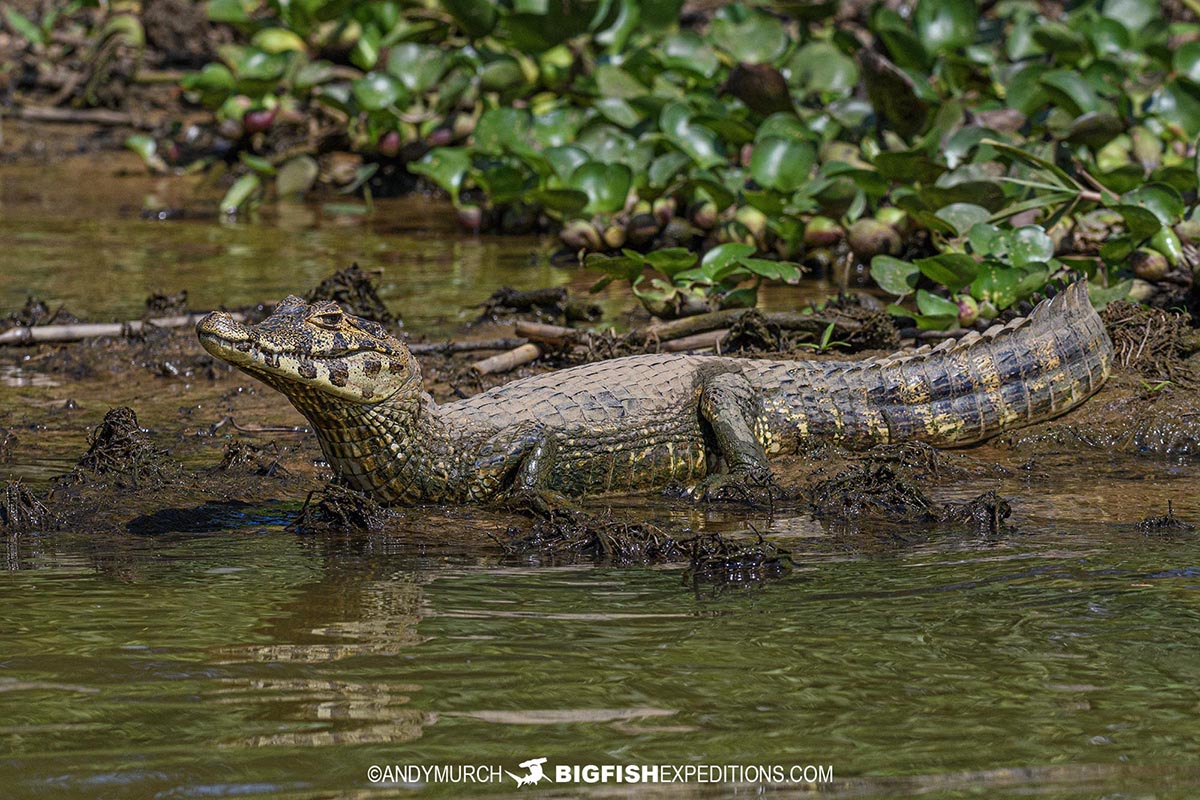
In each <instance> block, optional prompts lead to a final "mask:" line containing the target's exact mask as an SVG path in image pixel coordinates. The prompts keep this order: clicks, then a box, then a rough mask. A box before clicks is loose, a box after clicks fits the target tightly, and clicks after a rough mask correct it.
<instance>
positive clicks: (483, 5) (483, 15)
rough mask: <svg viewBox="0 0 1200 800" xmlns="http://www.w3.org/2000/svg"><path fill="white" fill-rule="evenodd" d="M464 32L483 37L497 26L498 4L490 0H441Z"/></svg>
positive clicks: (472, 36) (471, 35)
mask: <svg viewBox="0 0 1200 800" xmlns="http://www.w3.org/2000/svg"><path fill="white" fill-rule="evenodd" d="M439 3H440V5H441V6H442V8H444V9H446V10H447V11H448V12H450V15H451V16H453V17H454V21H455V22H457V23H458V26H459V27H460V28H462V31H463V33H465V34H466V35H467V36H468V37H470V38H472V39H481V38H483V37H484V36H487V35H488V34H489V33H491V32H492V29H493V28H495V27H496V6H495V4H493V3H492V2H490V0H439Z"/></svg>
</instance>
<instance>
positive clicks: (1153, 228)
mask: <svg viewBox="0 0 1200 800" xmlns="http://www.w3.org/2000/svg"><path fill="white" fill-rule="evenodd" d="M1109 208H1110V209H1111V210H1113V211H1116V212H1117V213H1118V214H1120V215H1121V218H1122V219H1123V220H1125V229H1126V230H1128V231H1129V235H1130V236H1132V237H1133V238H1134V239H1135V240H1137V241H1141V240H1143V239H1149V238H1150V237H1151V236H1153V235H1154V234H1156V233H1158V230H1159V228H1161V227H1162V222H1160V221H1159V219H1158V215H1157V214H1155V213H1154V212H1153V211H1151V210H1150V209H1148V208H1143V207H1142V206H1134V205H1127V204H1124V203H1122V204H1119V205H1114V206H1109Z"/></svg>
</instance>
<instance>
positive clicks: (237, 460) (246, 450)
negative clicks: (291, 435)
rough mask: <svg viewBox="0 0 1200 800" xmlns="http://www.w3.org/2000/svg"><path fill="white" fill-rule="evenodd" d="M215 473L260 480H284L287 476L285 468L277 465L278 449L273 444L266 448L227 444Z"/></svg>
mask: <svg viewBox="0 0 1200 800" xmlns="http://www.w3.org/2000/svg"><path fill="white" fill-rule="evenodd" d="M268 450H270V451H272V452H268ZM272 453H274V455H272ZM217 471H218V472H225V473H235V474H243V475H257V476H259V477H262V478H285V477H287V476H288V474H289V473H288V470H287V468H286V467H284V466H283V465H282V464H280V463H279V455H278V448H277V447H276V446H275V443H274V442H272V443H271V444H270V445H268V446H267V447H259V446H258V445H256V444H250V443H249V442H237V441H234V442H229V443H228V444H226V445H225V452H224V453H223V454H222V455H221V463H220V464H218V465H217Z"/></svg>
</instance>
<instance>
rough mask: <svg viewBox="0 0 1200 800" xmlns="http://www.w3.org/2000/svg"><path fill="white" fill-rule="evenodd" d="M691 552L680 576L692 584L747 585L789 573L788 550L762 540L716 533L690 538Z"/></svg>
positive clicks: (790, 558) (792, 565)
mask: <svg viewBox="0 0 1200 800" xmlns="http://www.w3.org/2000/svg"><path fill="white" fill-rule="evenodd" d="M689 545H690V546H691V550H692V554H691V558H690V563H689V564H688V568H687V571H686V572H684V575H683V578H684V580H685V581H687V582H689V583H691V584H692V585H693V586H695V585H697V584H700V583H705V584H709V585H713V586H717V587H723V588H727V587H732V586H750V585H756V584H761V583H764V582H766V581H769V580H775V579H778V578H783V577H785V576H787V575H789V574H791V572H792V569H793V568H794V567H795V562H793V561H792V556H791V553H790V552H789V551H787V550H784V549H783V548H781V547H779V546H777V545H775V544H772V543H771V542H768V541H766V540H765V539H763V537H762V536H761V535H759V537H758V541H756V542H754V543H752V544H739V543H737V542H731V541H730V540H729V539H726V538H725V537H723V536H721V535H720V534H716V533H709V534H705V535H703V536H696V537H694V538H692V539H691V540H689Z"/></svg>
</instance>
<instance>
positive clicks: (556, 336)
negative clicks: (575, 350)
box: [516, 321, 579, 347]
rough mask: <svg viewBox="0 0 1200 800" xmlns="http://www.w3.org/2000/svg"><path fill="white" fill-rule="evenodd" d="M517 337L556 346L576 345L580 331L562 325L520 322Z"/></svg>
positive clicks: (517, 326)
mask: <svg viewBox="0 0 1200 800" xmlns="http://www.w3.org/2000/svg"><path fill="white" fill-rule="evenodd" d="M516 329H517V336H522V337H524V338H526V339H532V340H533V341H535V342H544V343H546V344H552V345H556V346H560V347H561V346H562V345H567V344H574V343H575V342H576V341H577V340H578V339H579V331H577V330H575V329H574V328H564V327H563V326H561V325H546V324H545V323H541V322H525V321H521V322H518V323H517V325H516Z"/></svg>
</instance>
